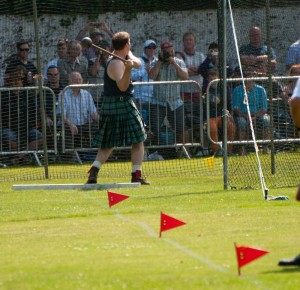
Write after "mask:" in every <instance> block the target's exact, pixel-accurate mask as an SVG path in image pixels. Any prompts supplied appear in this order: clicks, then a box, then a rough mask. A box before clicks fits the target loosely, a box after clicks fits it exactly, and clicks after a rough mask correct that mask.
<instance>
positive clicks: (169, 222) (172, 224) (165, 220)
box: [159, 213, 186, 237]
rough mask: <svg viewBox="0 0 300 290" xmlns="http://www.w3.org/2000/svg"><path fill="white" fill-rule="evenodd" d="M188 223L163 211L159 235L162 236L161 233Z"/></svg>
mask: <svg viewBox="0 0 300 290" xmlns="http://www.w3.org/2000/svg"><path fill="white" fill-rule="evenodd" d="M185 224H186V223H185V222H183V221H180V220H177V219H175V218H173V217H171V216H168V215H166V214H164V213H161V218H160V233H159V236H160V237H161V233H162V232H164V231H167V230H170V229H173V228H176V227H180V226H183V225H185Z"/></svg>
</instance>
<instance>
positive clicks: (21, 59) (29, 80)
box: [5, 40, 37, 86]
mask: <svg viewBox="0 0 300 290" xmlns="http://www.w3.org/2000/svg"><path fill="white" fill-rule="evenodd" d="M29 51H30V46H29V42H28V41H27V40H21V41H19V42H17V53H16V54H13V55H11V56H10V57H9V58H8V59H6V60H5V63H6V64H7V66H6V70H5V73H11V72H12V71H15V68H16V67H17V66H23V67H24V68H25V69H26V76H27V77H26V79H24V80H23V84H24V86H32V85H34V84H35V81H34V76H35V75H36V74H37V69H36V67H35V65H34V64H33V62H32V61H30V60H29Z"/></svg>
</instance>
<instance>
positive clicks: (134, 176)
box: [131, 170, 150, 185]
mask: <svg viewBox="0 0 300 290" xmlns="http://www.w3.org/2000/svg"><path fill="white" fill-rule="evenodd" d="M131 182H139V183H140V184H142V185H150V182H149V181H147V180H146V179H143V178H142V173H141V170H137V171H136V172H133V173H131Z"/></svg>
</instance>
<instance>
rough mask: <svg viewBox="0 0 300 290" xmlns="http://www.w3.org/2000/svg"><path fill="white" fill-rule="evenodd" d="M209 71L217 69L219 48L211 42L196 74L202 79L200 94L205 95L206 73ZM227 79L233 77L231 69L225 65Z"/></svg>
mask: <svg viewBox="0 0 300 290" xmlns="http://www.w3.org/2000/svg"><path fill="white" fill-rule="evenodd" d="M210 69H216V70H218V69H219V46H218V44H217V43H216V42H212V43H210V44H209V46H208V53H207V57H206V58H205V60H204V61H203V62H202V63H201V64H200V66H199V68H198V72H199V73H200V74H201V75H202V77H203V86H202V92H203V94H205V93H206V89H207V85H208V83H209V80H208V72H209V70H210ZM226 71H227V77H228V78H230V77H231V76H232V75H233V69H232V68H231V67H230V66H229V65H228V64H227V67H226Z"/></svg>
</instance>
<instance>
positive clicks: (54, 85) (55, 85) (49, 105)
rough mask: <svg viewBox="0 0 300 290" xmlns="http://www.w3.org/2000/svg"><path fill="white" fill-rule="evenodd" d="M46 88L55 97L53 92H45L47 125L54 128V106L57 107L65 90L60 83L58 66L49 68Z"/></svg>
mask: <svg viewBox="0 0 300 290" xmlns="http://www.w3.org/2000/svg"><path fill="white" fill-rule="evenodd" d="M45 86H47V87H48V88H50V89H51V90H52V91H53V93H54V95H55V96H53V94H52V92H51V91H49V90H46V91H45V108H46V110H45V111H46V116H47V124H48V126H50V127H52V126H53V118H54V112H53V106H54V105H55V106H57V103H58V97H59V96H60V95H61V93H62V90H63V86H62V85H61V83H60V75H59V71H58V68H57V66H55V65H52V66H49V67H48V69H47V81H46V83H45ZM54 98H55V99H54Z"/></svg>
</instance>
